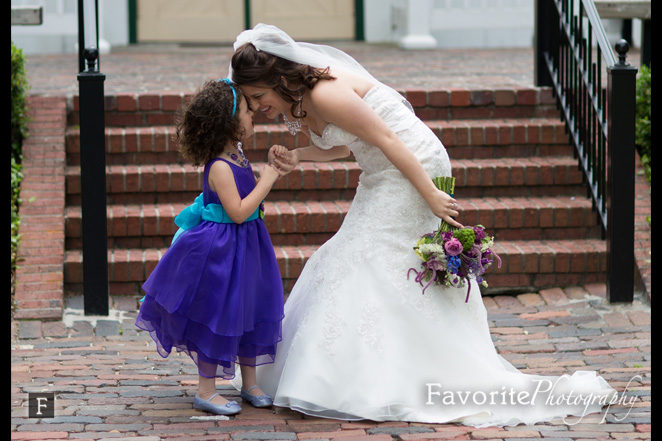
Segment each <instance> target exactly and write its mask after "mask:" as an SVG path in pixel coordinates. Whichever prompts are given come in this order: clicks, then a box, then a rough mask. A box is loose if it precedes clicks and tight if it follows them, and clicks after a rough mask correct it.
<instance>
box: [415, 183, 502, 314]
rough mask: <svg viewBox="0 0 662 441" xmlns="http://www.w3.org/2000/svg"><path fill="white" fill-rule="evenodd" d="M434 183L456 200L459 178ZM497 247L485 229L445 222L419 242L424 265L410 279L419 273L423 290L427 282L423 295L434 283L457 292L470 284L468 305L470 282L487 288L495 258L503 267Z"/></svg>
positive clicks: (419, 250)
mask: <svg viewBox="0 0 662 441" xmlns="http://www.w3.org/2000/svg"><path fill="white" fill-rule="evenodd" d="M433 181H434V184H435V185H436V186H437V188H438V189H440V190H442V191H444V192H446V193H448V194H449V195H451V196H453V192H454V189H455V178H453V177H444V176H441V177H437V178H434V179H433ZM493 245H494V240H493V238H492V237H491V236H489V235H488V234H487V233H485V228H484V227H483V226H482V225H476V226H475V227H464V228H457V227H454V226H452V225H450V224H448V223H447V222H445V221H443V220H442V221H441V225H440V226H439V229H438V230H437V231H436V232H435V233H429V234H424V235H423V236H421V238H420V239H419V240H418V241H417V242H416V245H415V246H414V250H415V251H416V255H417V256H418V257H420V259H421V260H422V261H423V262H422V263H421V269H420V271H418V270H416V269H415V268H410V269H409V271H408V272H407V278H409V274H410V273H411V272H412V271H413V272H415V273H416V279H415V280H416V282H418V283H419V284H420V285H421V286H423V282H424V281H425V282H427V285H425V287H424V288H423V294H425V290H426V289H427V288H428V287H429V286H430V285H431V284H433V283H435V284H437V285H445V286H453V287H455V288H461V287H463V286H465V284H466V285H467V286H468V288H467V298H466V299H465V302H468V301H469V294H470V292H471V284H470V283H468V280H469V278H470V277H473V278H475V279H476V281H477V282H478V283H479V284H480V285H481V286H484V287H487V282H486V281H485V280H484V279H483V274H484V273H485V271H486V270H487V269H488V268H489V267H490V266H491V265H492V263H493V261H492V259H491V258H490V257H491V256H494V258H496V259H497V261H498V266H499V267H501V259H500V258H499V256H498V255H497V254H496V253H495V252H494V251H492V249H491V248H492V246H493Z"/></svg>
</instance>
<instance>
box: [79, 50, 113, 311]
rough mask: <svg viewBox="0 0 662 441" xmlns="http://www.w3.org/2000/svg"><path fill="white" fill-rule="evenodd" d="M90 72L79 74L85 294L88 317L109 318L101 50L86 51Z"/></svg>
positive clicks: (88, 70) (103, 78)
mask: <svg viewBox="0 0 662 441" xmlns="http://www.w3.org/2000/svg"><path fill="white" fill-rule="evenodd" d="M84 55H85V59H86V61H87V69H86V70H85V71H84V72H80V73H79V74H78V90H79V106H80V157H81V161H80V162H81V165H80V168H81V209H82V223H83V294H84V303H85V314H89V315H108V294H109V287H108V235H107V226H106V148H105V137H104V132H105V121H104V91H103V83H104V80H105V79H106V76H105V75H104V74H102V73H100V72H99V71H98V70H97V69H96V67H95V66H96V61H97V58H98V57H99V51H98V50H97V49H96V48H86V49H85V52H84Z"/></svg>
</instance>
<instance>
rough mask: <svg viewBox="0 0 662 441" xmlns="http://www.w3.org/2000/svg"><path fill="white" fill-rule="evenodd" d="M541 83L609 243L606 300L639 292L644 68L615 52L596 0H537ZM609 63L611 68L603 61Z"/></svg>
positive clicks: (622, 49) (621, 50) (623, 45)
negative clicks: (637, 180)
mask: <svg viewBox="0 0 662 441" xmlns="http://www.w3.org/2000/svg"><path fill="white" fill-rule="evenodd" d="M535 19H536V29H535V35H536V38H535V81H536V85H537V86H549V87H552V89H553V91H554V93H555V94H556V97H557V106H558V108H559V109H560V111H561V115H562V118H563V119H564V120H565V123H566V130H567V132H568V134H569V136H570V138H571V141H572V143H573V144H574V146H575V156H576V157H577V158H578V160H579V165H580V167H581V169H582V170H583V171H584V177H585V180H586V184H587V186H588V188H589V193H590V196H591V197H592V198H593V206H594V208H595V209H596V211H597V213H598V217H599V219H600V222H601V224H602V227H603V237H605V238H606V240H607V297H608V299H609V301H610V302H631V301H632V299H633V290H634V176H635V170H634V159H635V145H634V126H635V95H636V85H635V84H636V74H637V69H636V68H634V67H632V66H630V65H629V64H628V63H627V62H626V61H625V58H626V53H627V51H628V49H629V47H628V45H627V42H625V40H621V41H620V42H619V43H617V44H616V50H617V51H618V59H617V57H616V55H615V54H614V51H613V50H612V48H611V46H610V45H609V41H608V40H607V36H606V34H605V31H604V28H603V26H602V22H601V21H600V17H599V15H598V13H597V11H596V8H595V4H594V2H593V0H577V1H576V2H575V1H574V0H536V12H535ZM603 63H604V64H603Z"/></svg>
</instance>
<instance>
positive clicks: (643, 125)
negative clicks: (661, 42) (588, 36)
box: [635, 66, 651, 182]
mask: <svg viewBox="0 0 662 441" xmlns="http://www.w3.org/2000/svg"><path fill="white" fill-rule="evenodd" d="M635 144H636V145H637V150H638V151H639V155H640V156H641V162H642V163H643V164H644V170H645V171H646V178H647V179H648V182H650V180H651V165H650V163H651V69H650V67H648V66H641V68H640V69H639V75H638V76H637V115H636V123H635Z"/></svg>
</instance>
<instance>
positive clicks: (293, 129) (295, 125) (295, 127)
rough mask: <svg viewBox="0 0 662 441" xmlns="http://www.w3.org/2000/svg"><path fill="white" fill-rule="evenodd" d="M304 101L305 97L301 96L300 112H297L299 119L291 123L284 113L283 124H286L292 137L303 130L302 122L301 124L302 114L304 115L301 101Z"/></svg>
mask: <svg viewBox="0 0 662 441" xmlns="http://www.w3.org/2000/svg"><path fill="white" fill-rule="evenodd" d="M302 99H303V96H302V95H301V94H299V111H298V112H297V113H298V115H297V117H296V119H295V120H294V121H290V120H289V119H288V118H287V115H285V113H283V122H284V123H285V126H286V127H287V130H289V131H290V133H291V134H292V136H294V135H296V134H297V133H298V132H299V130H301V125H302V122H301V114H302V107H301V100H302Z"/></svg>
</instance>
